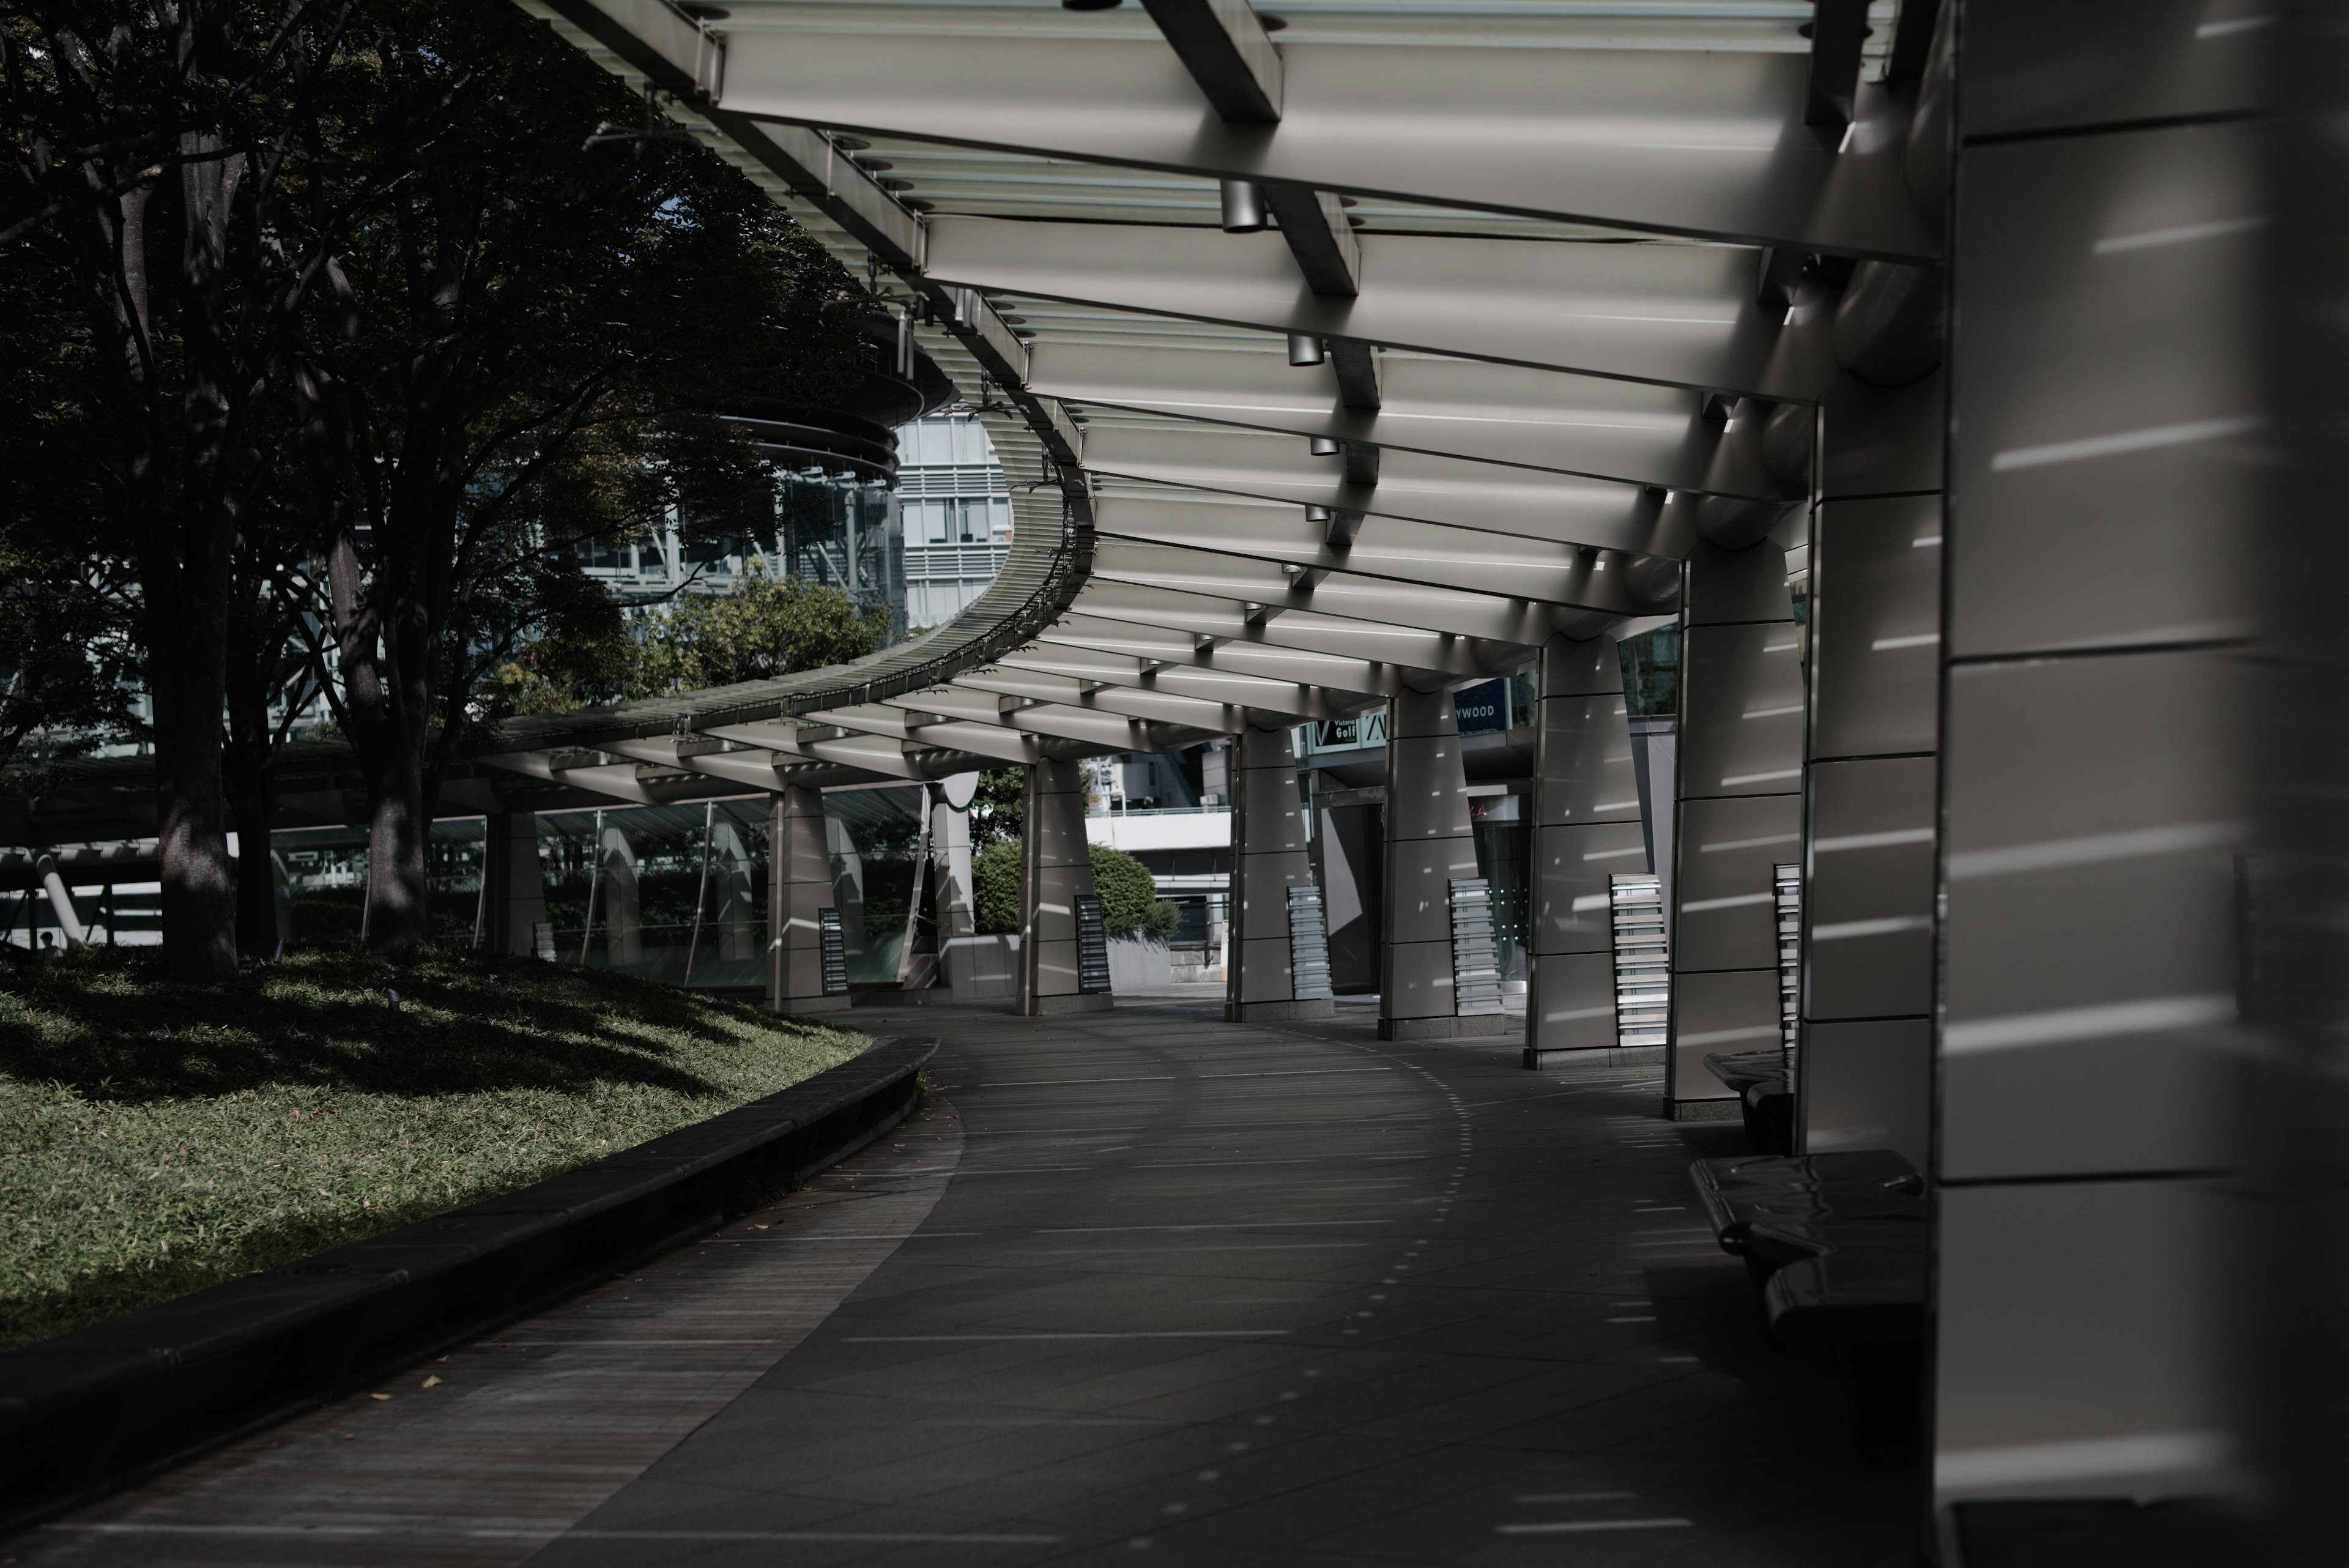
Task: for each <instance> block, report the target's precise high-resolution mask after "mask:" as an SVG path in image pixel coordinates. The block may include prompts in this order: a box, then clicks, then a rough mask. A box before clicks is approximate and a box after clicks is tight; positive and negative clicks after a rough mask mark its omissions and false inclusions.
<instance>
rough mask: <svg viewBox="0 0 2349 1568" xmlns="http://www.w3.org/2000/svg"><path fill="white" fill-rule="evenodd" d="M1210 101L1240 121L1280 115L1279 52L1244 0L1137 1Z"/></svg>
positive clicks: (1223, 113) (1262, 120) (1267, 120)
mask: <svg viewBox="0 0 2349 1568" xmlns="http://www.w3.org/2000/svg"><path fill="white" fill-rule="evenodd" d="M1142 4H1143V7H1144V8H1145V9H1146V10H1148V11H1149V13H1150V19H1151V20H1152V21H1154V22H1155V23H1157V24H1158V30H1159V31H1160V32H1161V33H1164V35H1165V36H1166V41H1167V43H1168V44H1170V45H1172V46H1173V47H1174V57H1175V58H1177V59H1179V60H1181V61H1182V62H1183V68H1184V69H1185V70H1186V71H1189V72H1190V73H1191V79H1192V80H1193V81H1195V82H1196V83H1198V84H1199V91H1200V92H1201V93H1202V94H1204V95H1205V96H1206V99H1207V102H1208V104H1209V105H1211V106H1212V107H1213V108H1214V109H1215V111H1216V113H1217V114H1218V115H1220V116H1222V117H1223V118H1224V119H1226V120H1227V121H1230V122H1232V123H1234V124H1239V125H1271V124H1274V123H1276V122H1278V120H1279V119H1280V86H1281V68H1280V53H1279V51H1278V50H1277V49H1275V48H1274V47H1272V37H1271V35H1269V34H1268V33H1267V32H1266V31H1265V30H1264V24H1263V23H1262V22H1259V21H1257V16H1256V12H1255V11H1254V10H1252V9H1250V8H1249V5H1248V3H1247V0H1142Z"/></svg>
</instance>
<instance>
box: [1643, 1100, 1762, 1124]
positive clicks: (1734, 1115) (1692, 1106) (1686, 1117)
mask: <svg viewBox="0 0 2349 1568" xmlns="http://www.w3.org/2000/svg"><path fill="white" fill-rule="evenodd" d="M1661 1115H1662V1116H1663V1118H1664V1119H1665V1120H1666V1121H1668V1122H1737V1121H1744V1119H1745V1102H1744V1100H1741V1099H1737V1098H1735V1097H1733V1096H1725V1097H1723V1098H1721V1099H1714V1100H1674V1099H1667V1100H1665V1101H1664V1102H1663V1110H1662V1112H1661Z"/></svg>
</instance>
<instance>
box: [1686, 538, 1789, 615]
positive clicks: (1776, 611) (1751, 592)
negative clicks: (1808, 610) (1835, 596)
mask: <svg viewBox="0 0 2349 1568" xmlns="http://www.w3.org/2000/svg"><path fill="white" fill-rule="evenodd" d="M1688 560H1689V566H1688V570H1687V571H1686V572H1685V573H1683V574H1682V582H1683V583H1685V584H1686V585H1687V586H1686V588H1685V589H1684V598H1685V602H1684V603H1683V604H1682V607H1681V624H1682V626H1684V627H1691V626H1721V625H1728V624H1733V623H1735V622H1738V621H1752V620H1792V619H1793V618H1794V616H1795V610H1794V604H1793V601H1792V600H1791V599H1790V598H1789V597H1788V596H1787V593H1786V552H1785V551H1784V550H1782V549H1780V548H1779V547H1778V546H1777V545H1774V544H1771V543H1769V542H1767V541H1766V540H1765V541H1764V542H1763V543H1762V544H1759V545H1754V547H1753V548H1752V549H1750V550H1717V549H1715V548H1713V546H1712V545H1705V544H1699V545H1694V546H1692V548H1691V549H1690V551H1689V556H1688Z"/></svg>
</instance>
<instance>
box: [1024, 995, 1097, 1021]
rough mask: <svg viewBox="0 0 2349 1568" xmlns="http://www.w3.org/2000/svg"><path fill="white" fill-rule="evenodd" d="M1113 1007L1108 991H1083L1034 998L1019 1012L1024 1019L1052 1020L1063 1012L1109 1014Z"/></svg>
mask: <svg viewBox="0 0 2349 1568" xmlns="http://www.w3.org/2000/svg"><path fill="white" fill-rule="evenodd" d="M1111 1006H1112V998H1111V996H1110V993H1109V992H1106V991H1081V992H1064V993H1062V994H1061V995H1059V996H1032V997H1030V998H1029V999H1028V1005H1027V1006H1025V1007H1023V1008H1021V1009H1020V1010H1019V1011H1020V1013H1021V1015H1022V1016H1023V1017H1028V1018H1051V1017H1055V1016H1057V1015H1058V1014H1061V1013H1063V1012H1108V1011H1109V1010H1110V1008H1111Z"/></svg>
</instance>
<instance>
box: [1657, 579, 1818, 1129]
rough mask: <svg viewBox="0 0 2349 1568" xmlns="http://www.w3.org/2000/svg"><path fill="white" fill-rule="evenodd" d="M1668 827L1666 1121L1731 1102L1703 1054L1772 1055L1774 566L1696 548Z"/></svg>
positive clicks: (1787, 734)
mask: <svg viewBox="0 0 2349 1568" xmlns="http://www.w3.org/2000/svg"><path fill="white" fill-rule="evenodd" d="M1681 603H1682V609H1681V726H1680V779H1679V788H1678V795H1679V815H1680V821H1679V825H1678V827H1677V830H1676V831H1675V832H1674V833H1673V835H1672V847H1673V853H1674V855H1675V856H1676V857H1678V862H1679V864H1678V869H1677V871H1676V872H1675V874H1674V876H1673V877H1672V922H1671V944H1672V945H1671V951H1672V1011H1671V1038H1670V1046H1669V1049H1668V1051H1667V1053H1666V1060H1665V1087H1664V1094H1665V1097H1666V1100H1667V1102H1668V1105H1669V1108H1670V1111H1671V1115H1672V1116H1675V1117H1686V1116H1703V1115H1706V1114H1708V1112H1707V1111H1706V1110H1705V1109H1703V1108H1702V1102H1705V1101H1708V1100H1710V1101H1722V1102H1726V1104H1725V1105H1723V1106H1722V1107H1721V1109H1722V1111H1723V1114H1728V1109H1729V1106H1733V1105H1734V1104H1735V1103H1736V1102H1735V1098H1734V1096H1732V1094H1731V1093H1730V1090H1729V1088H1728V1086H1727V1085H1724V1084H1723V1083H1722V1082H1721V1080H1719V1079H1718V1078H1715V1077H1714V1076H1713V1075H1712V1074H1711V1073H1709V1072H1707V1071H1706V1070H1705V1066H1704V1059H1705V1057H1706V1056H1707V1055H1709V1054H1713V1053H1714V1052H1727V1051H1756V1050H1760V1049H1762V1048H1763V1047H1764V1046H1767V1045H1772V1044H1776V1043H1777V1041H1778V1040H1779V1039H1780V1038H1781V1033H1782V1025H1781V1023H1780V1015H1779V994H1778V919H1777V896H1776V892H1775V887H1776V880H1775V876H1776V867H1778V866H1780V865H1782V864H1784V863H1785V862H1786V861H1788V860H1789V859H1791V858H1793V857H1794V856H1795V854H1796V853H1797V851H1798V848H1799V846H1800V844H1801V840H1802V821H1803V667H1802V659H1801V654H1800V648H1799V644H1798V642H1797V640H1796V638H1795V603H1794V598H1793V597H1792V596H1791V595H1790V594H1789V593H1788V592H1787V591H1786V553H1785V550H1783V549H1782V548H1780V547H1779V546H1778V545H1776V544H1775V543H1773V542H1771V541H1769V540H1767V539H1764V541H1763V542H1762V543H1760V544H1758V545H1749V546H1747V547H1746V548H1744V549H1743V550H1724V549H1722V548H1720V547H1719V546H1717V545H1706V544H1699V545H1697V546H1696V547H1695V548H1694V549H1693V550H1692V551H1691V552H1690V554H1689V558H1688V570H1687V577H1686V582H1685V586H1684V587H1683V588H1682V594H1681Z"/></svg>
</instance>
